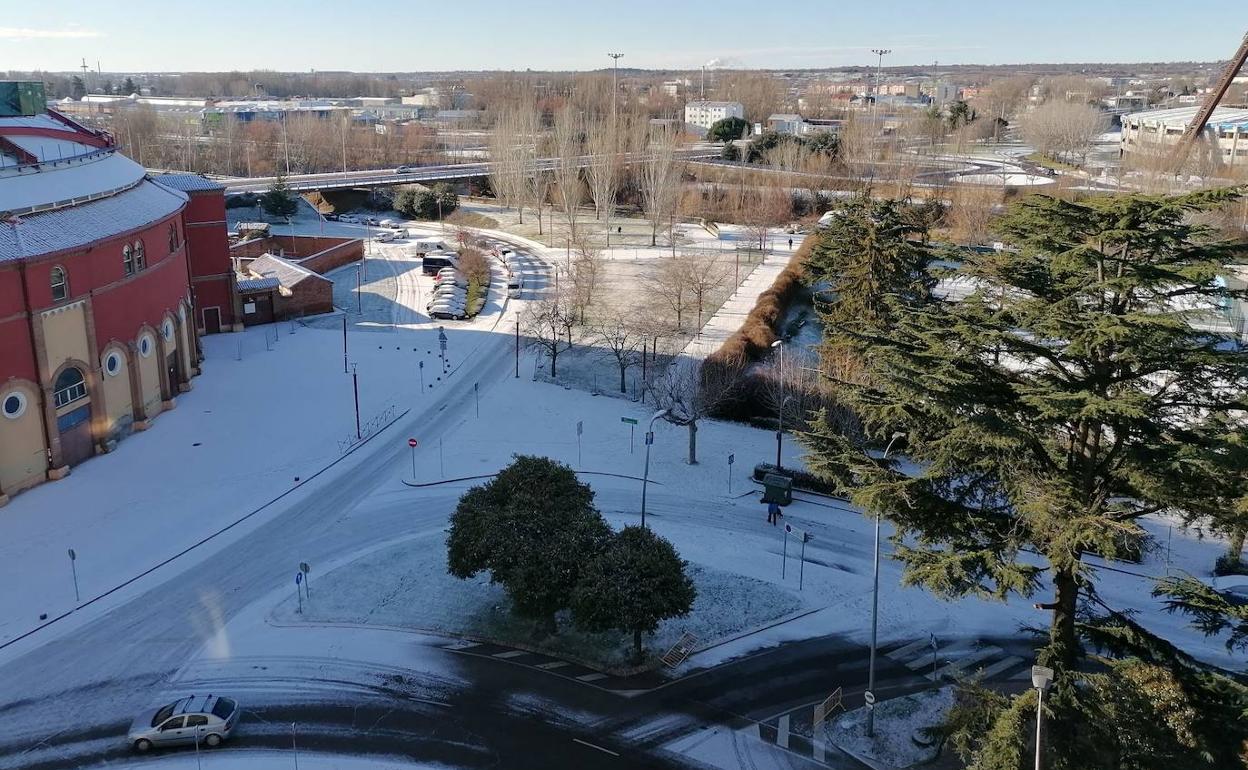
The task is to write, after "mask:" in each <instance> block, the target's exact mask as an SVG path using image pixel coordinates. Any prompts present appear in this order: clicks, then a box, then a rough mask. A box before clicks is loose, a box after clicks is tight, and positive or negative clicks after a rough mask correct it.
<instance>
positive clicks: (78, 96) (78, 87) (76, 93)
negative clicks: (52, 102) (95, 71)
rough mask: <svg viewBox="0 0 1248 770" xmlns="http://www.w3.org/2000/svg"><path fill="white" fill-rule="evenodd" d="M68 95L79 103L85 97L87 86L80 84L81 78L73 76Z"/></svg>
mask: <svg viewBox="0 0 1248 770" xmlns="http://www.w3.org/2000/svg"><path fill="white" fill-rule="evenodd" d="M69 95H70V96H71V97H73V98H74V100H75V101H81V100H82V97H84V96H86V95H87V85H86V84H85V83H83V82H82V78H81V77H80V76H78V75H74V77H73V79H72V80H70V85H69Z"/></svg>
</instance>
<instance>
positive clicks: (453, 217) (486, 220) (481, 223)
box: [446, 209, 498, 230]
mask: <svg viewBox="0 0 1248 770" xmlns="http://www.w3.org/2000/svg"><path fill="white" fill-rule="evenodd" d="M446 221H447V222H450V223H451V224H453V225H463V226H464V227H478V228H481V229H482V230H497V229H498V220H497V219H495V218H493V217H487V216H486V215H485V214H478V213H477V212H475V211H464V210H463V209H456V210H455V211H452V212H451V213H450V215H449V216H447V217H446Z"/></svg>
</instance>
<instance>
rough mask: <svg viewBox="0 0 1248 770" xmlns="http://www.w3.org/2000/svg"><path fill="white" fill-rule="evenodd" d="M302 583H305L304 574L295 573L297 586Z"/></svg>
mask: <svg viewBox="0 0 1248 770" xmlns="http://www.w3.org/2000/svg"><path fill="white" fill-rule="evenodd" d="M302 582H303V573H302V572H296V573H295V585H299V584H300V583H302Z"/></svg>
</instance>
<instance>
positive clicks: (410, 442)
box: [407, 438, 416, 449]
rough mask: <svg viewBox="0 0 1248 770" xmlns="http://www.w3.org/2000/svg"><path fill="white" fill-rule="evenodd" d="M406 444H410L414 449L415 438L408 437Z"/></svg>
mask: <svg viewBox="0 0 1248 770" xmlns="http://www.w3.org/2000/svg"><path fill="white" fill-rule="evenodd" d="M407 445H408V446H410V447H411V448H412V449H415V448H416V439H414V438H409V439H408V440H407Z"/></svg>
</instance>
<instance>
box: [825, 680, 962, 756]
mask: <svg viewBox="0 0 1248 770" xmlns="http://www.w3.org/2000/svg"><path fill="white" fill-rule="evenodd" d="M953 698H954V693H953V688H952V687H942V688H940V689H938V690H928V691H926V692H921V693H915V694H913V695H907V696H905V697H902V698H893V699H891V700H885V701H880V702H879V703H878V704H877V705H876V708H875V736H874V737H868V736H867V734H866V722H867V708H866V707H865V706H864V707H863V708H858V709H854V710H853V711H850V712H847V713H845V714H841V715H840V717H838V718H837V719H836V720H835V721H833V722H831V723H829V724H828V725H827V735H828V740H829V741H830V742H831V743H832V744H833V745H835V746H836V747H837V748H839V749H841V750H842V751H844V752H845V753H847V754H850V755H851V756H854V757H857V758H858V759H860V760H862V761H863V762H865V763H866V764H868V765H870V766H871V767H873V768H876V769H877V770H901V768H906V767H914V766H916V765H922V764H926V763H928V762H931V761H932V760H933V759H935V758H936V755H937V753H938V749H939V747H938V746H937V745H936V743H935V742H934V741H932V740H930V739H928V738H927V737H926V736H923V735H921V734H920V732H921V731H922V730H924V729H926V728H929V727H935V726H937V725H939V724H940V723H941V722H942V720H943V719H944V716H945V714H946V712H948V711H949V709H950V708H952V707H953Z"/></svg>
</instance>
